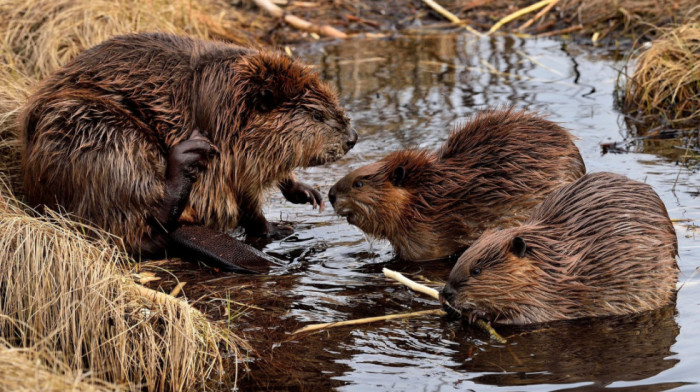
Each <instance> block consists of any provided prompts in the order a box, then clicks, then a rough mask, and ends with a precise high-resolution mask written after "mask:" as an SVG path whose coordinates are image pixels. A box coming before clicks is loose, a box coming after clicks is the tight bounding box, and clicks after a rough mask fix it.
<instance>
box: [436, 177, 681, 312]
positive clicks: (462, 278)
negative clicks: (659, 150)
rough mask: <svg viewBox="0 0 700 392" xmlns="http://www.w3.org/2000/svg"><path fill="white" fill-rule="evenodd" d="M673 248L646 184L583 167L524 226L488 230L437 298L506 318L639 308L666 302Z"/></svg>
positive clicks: (673, 270)
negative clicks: (583, 170) (588, 171)
mask: <svg viewBox="0 0 700 392" xmlns="http://www.w3.org/2000/svg"><path fill="white" fill-rule="evenodd" d="M516 238H520V239H521V240H522V241H523V243H524V244H525V247H521V246H520V245H522V243H521V244H517V243H516V242H517V241H519V240H516ZM521 252H522V253H521ZM677 252H678V244H677V242H676V232H675V230H674V229H673V224H672V223H671V221H670V219H669V217H668V213H667V212H666V208H665V207H664V204H663V202H662V201H661V199H660V198H659V197H658V195H657V194H656V193H655V192H654V190H653V189H652V188H651V187H650V186H649V185H646V184H643V183H640V182H637V181H632V180H630V179H628V178H626V177H624V176H621V175H618V174H612V173H595V174H587V175H585V176H583V177H582V178H581V179H579V180H578V181H576V182H575V183H573V184H570V185H567V186H565V187H563V188H561V189H559V190H557V191H555V192H553V193H552V194H551V195H550V196H548V197H547V199H545V201H544V202H543V203H542V204H541V205H540V206H538V207H537V208H536V209H535V210H534V211H533V212H532V215H531V216H530V218H529V219H528V220H527V221H526V222H525V223H524V224H523V225H522V226H520V227H514V228H510V229H507V230H501V231H489V232H487V233H484V235H483V236H482V237H481V238H479V239H478V240H477V241H476V242H475V243H474V244H473V245H472V246H471V247H470V248H469V249H467V251H466V252H464V254H463V255H462V256H461V257H460V258H459V261H458V262H457V264H456V265H455V267H454V268H453V269H452V272H451V273H450V277H449V281H448V285H447V286H446V287H445V289H444V290H443V296H444V297H445V299H447V300H448V301H449V302H450V303H451V305H452V306H453V307H454V308H457V309H461V310H465V311H468V312H470V313H472V314H476V315H478V316H479V317H482V316H483V317H485V318H487V319H492V320H494V321H495V322H497V323H504V324H528V323H539V322H546V321H552V320H561V319H575V318H581V317H598V316H606V315H620V314H627V313H635V312H641V311H645V310H650V309H656V308H659V307H661V306H663V305H666V304H668V303H669V302H670V301H671V300H672V298H673V295H674V291H675V287H676V280H677V269H678V266H677V264H676V257H675V256H676V255H677Z"/></svg>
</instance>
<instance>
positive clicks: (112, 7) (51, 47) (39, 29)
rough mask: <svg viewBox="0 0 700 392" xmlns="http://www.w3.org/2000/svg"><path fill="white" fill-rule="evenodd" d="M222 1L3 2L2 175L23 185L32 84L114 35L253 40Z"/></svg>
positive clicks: (0, 40)
mask: <svg viewBox="0 0 700 392" xmlns="http://www.w3.org/2000/svg"><path fill="white" fill-rule="evenodd" d="M243 18H244V15H243V14H241V13H240V12H239V11H238V10H236V9H235V8H233V7H231V6H230V5H228V4H227V3H226V2H225V1H224V0H204V1H191V0H175V1H168V0H148V1H142V0H119V1H112V0H6V1H2V2H0V20H2V21H3V23H2V24H1V25H0V45H1V47H2V50H1V51H0V157H1V158H0V172H3V173H5V176H6V177H9V180H10V182H11V185H12V188H13V190H14V191H15V192H16V193H17V194H18V195H19V196H21V189H20V188H19V181H18V179H19V177H18V173H19V171H18V168H19V143H18V139H17V138H18V136H17V135H18V127H17V112H18V111H19V108H20V106H21V105H22V104H23V103H24V102H25V101H26V97H27V95H28V94H29V92H30V91H31V88H32V86H34V85H35V84H36V82H37V81H38V80H40V79H43V78H45V77H46V76H47V75H48V74H50V73H51V72H52V71H54V70H56V69H57V68H59V67H60V66H61V65H63V64H65V63H66V62H68V61H69V60H71V59H72V58H73V57H75V56H76V55H77V54H78V53H80V52H81V51H83V50H84V49H87V48H89V47H92V46H94V45H96V44H98V43H100V42H102V41H104V40H106V39H108V38H110V37H113V36H115V35H120V34H127V33H133V32H142V31H163V32H172V33H177V34H187V35H193V36H197V37H202V38H214V39H224V40H228V41H231V42H235V43H239V44H248V45H251V44H254V38H251V35H250V34H249V33H246V32H245V31H244V30H243V29H240V28H237V27H238V26H239V24H240V21H241V20H243Z"/></svg>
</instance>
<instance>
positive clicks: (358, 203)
mask: <svg viewBox="0 0 700 392" xmlns="http://www.w3.org/2000/svg"><path fill="white" fill-rule="evenodd" d="M584 173H585V166H584V164H583V160H582V159H581V155H580V154H579V151H578V149H577V148H576V146H575V145H574V143H573V142H572V137H571V135H570V134H569V132H567V131H566V130H565V129H563V128H562V127H560V126H558V125H557V124H555V123H553V122H551V121H547V120H545V119H543V118H541V117H539V116H537V115H535V114H531V113H526V112H523V111H516V110H512V109H509V110H490V111H484V112H482V113H480V114H478V115H476V116H475V117H473V118H472V119H471V120H470V121H469V122H468V123H466V124H465V125H464V126H462V127H461V128H459V129H457V130H456V131H454V132H453V133H452V134H451V135H450V136H449V138H448V139H447V141H446V142H445V144H444V145H443V146H442V148H441V149H440V150H438V151H436V152H429V151H420V150H408V151H398V152H394V153H392V154H389V155H388V156H386V157H385V158H384V159H382V160H380V161H379V162H376V163H372V164H370V165H367V166H364V167H361V168H359V169H357V170H355V171H353V172H351V173H350V174H348V175H347V176H345V178H343V179H341V180H340V181H338V183H337V184H335V185H334V186H333V187H332V188H331V190H330V192H329V195H328V197H329V200H330V201H331V203H332V204H333V207H334V208H335V210H336V212H337V213H338V214H340V215H341V216H346V217H347V219H348V222H350V223H351V224H354V225H356V226H358V227H359V228H360V229H362V230H363V231H364V232H366V233H367V234H369V235H370V236H372V237H375V238H385V239H388V240H389V241H390V242H391V244H392V245H393V247H394V250H395V251H396V253H397V255H398V256H399V257H400V258H402V259H405V260H427V259H436V258H441V257H446V256H450V255H453V254H456V253H457V252H459V251H462V250H464V249H465V248H466V247H468V246H469V245H470V244H471V243H472V242H473V241H474V240H476V239H477V238H478V237H479V236H480V235H481V233H482V232H483V231H484V230H486V229H487V228H492V227H510V226H514V225H516V224H518V223H520V222H522V221H523V220H525V219H526V218H527V216H528V215H529V213H530V211H531V209H532V208H534V207H535V206H536V205H537V204H538V203H540V202H541V201H542V200H543V199H544V197H545V196H546V195H547V194H548V193H549V192H551V191H552V190H554V189H556V188H558V187H560V186H562V185H564V184H567V183H570V182H572V181H574V180H576V179H577V178H579V177H581V176H582V175H583V174H584Z"/></svg>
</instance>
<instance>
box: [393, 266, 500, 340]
mask: <svg viewBox="0 0 700 392" xmlns="http://www.w3.org/2000/svg"><path fill="white" fill-rule="evenodd" d="M382 272H383V273H384V276H386V277H387V278H390V279H394V280H396V281H398V282H399V283H401V284H404V285H406V286H408V288H410V289H411V290H415V291H418V292H420V293H423V294H427V295H429V296H431V297H433V298H435V299H439V298H440V295H439V294H438V291H437V290H435V289H433V288H430V287H428V286H425V285H422V284H420V283H417V282H414V281H412V280H411V279H408V278H407V277H405V276H403V275H402V274H401V273H400V272H396V271H392V270H390V269H388V268H383V269H382ZM443 315H447V313H443ZM475 324H476V326H477V327H479V328H481V329H482V330H483V331H485V332H487V333H488V334H489V336H490V337H491V339H493V340H495V341H497V342H499V343H506V342H507V340H506V339H505V338H504V337H503V336H501V335H499V334H498V332H496V330H495V329H493V327H492V326H491V325H489V323H487V322H486V321H484V320H482V319H477V320H476V323H475Z"/></svg>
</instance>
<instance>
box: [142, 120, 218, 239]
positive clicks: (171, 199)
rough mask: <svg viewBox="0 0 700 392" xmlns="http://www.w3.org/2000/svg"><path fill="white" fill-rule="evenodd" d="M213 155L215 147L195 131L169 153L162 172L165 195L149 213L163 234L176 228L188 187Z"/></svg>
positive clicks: (186, 197) (190, 187) (215, 152)
mask: <svg viewBox="0 0 700 392" xmlns="http://www.w3.org/2000/svg"><path fill="white" fill-rule="evenodd" d="M217 153H218V149H217V148H216V146H214V145H213V144H212V143H211V142H210V141H209V140H208V139H207V138H206V137H205V136H204V135H202V133H200V132H199V131H198V130H196V129H195V130H194V131H193V132H192V134H191V135H190V137H189V138H188V139H187V140H185V141H183V142H181V143H179V144H177V145H176V146H174V147H173V148H172V150H170V154H169V155H168V166H167V168H166V171H165V195H164V198H163V202H162V203H161V206H160V208H159V210H158V211H156V212H155V213H154V214H153V217H154V218H155V219H156V220H157V221H158V224H157V225H155V226H156V228H158V229H160V228H162V229H165V231H166V232H167V231H170V230H172V229H173V228H174V227H175V226H176V225H177V222H178V219H179V218H180V215H181V214H182V211H183V210H184V208H185V205H186V204H187V202H188V201H189V197H190V190H191V189H192V184H193V183H194V182H195V180H196V179H197V177H198V176H199V174H200V173H201V172H202V171H203V170H205V169H206V167H207V164H208V163H209V160H210V159H211V157H212V156H214V155H216V154H217Z"/></svg>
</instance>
